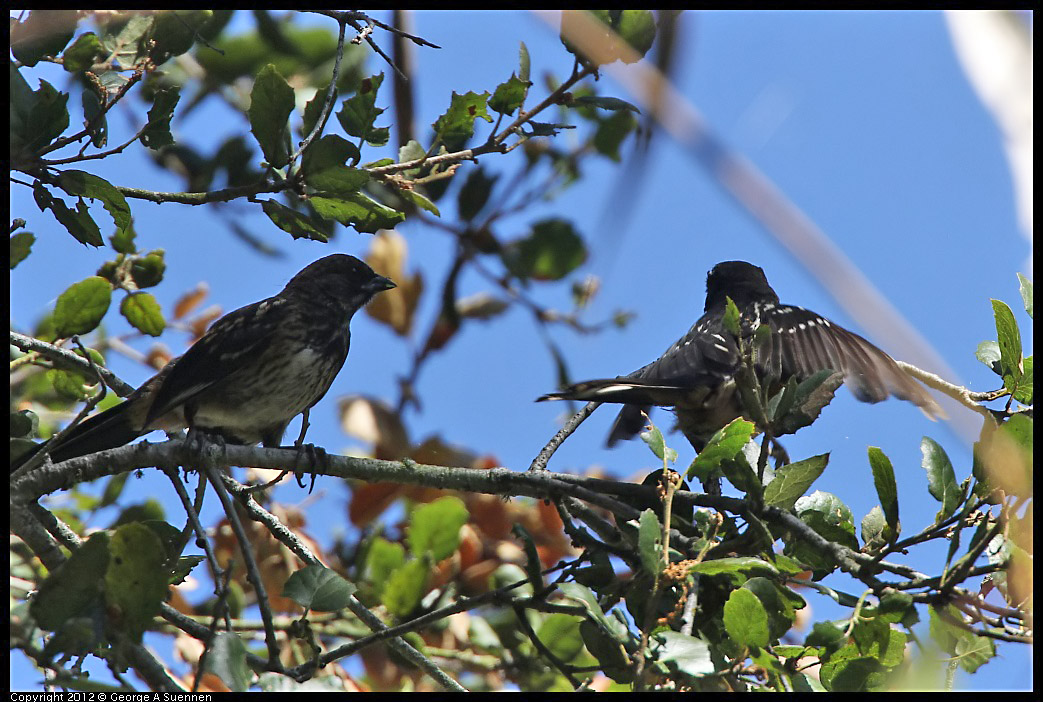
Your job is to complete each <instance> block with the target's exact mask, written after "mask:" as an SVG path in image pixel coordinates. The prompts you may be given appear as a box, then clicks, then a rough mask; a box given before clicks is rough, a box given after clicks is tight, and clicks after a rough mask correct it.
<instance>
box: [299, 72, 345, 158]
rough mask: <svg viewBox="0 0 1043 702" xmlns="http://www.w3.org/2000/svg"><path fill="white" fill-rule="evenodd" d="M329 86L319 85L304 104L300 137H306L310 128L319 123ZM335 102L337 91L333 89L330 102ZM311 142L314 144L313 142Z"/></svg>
mask: <svg viewBox="0 0 1043 702" xmlns="http://www.w3.org/2000/svg"><path fill="white" fill-rule="evenodd" d="M329 88H330V86H329V84H328V83H327V84H326V85H323V86H321V87H320V88H319V89H318V90H317V91H316V92H315V97H313V98H312V99H311V100H309V101H308V104H307V105H305V106H304V119H303V121H302V123H301V136H302V137H307V136H308V135H309V134H311V130H313V129H315V125H316V124H318V123H319V117H321V116H322V107H323V105H325V104H326V93H327V92H328V91H329ZM336 102H337V91H336V90H334V91H333V98H332V102H331V104H336ZM331 111H332V108H331ZM327 124H328V122H327ZM312 143H313V144H314V143H315V142H312ZM309 148H310V147H309Z"/></svg>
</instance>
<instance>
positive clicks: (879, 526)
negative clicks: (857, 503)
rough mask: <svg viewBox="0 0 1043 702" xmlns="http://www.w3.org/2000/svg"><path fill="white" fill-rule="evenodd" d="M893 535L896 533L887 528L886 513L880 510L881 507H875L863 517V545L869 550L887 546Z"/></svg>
mask: <svg viewBox="0 0 1043 702" xmlns="http://www.w3.org/2000/svg"><path fill="white" fill-rule="evenodd" d="M893 535H894V532H893V531H891V530H890V529H889V527H888V526H887V520H886V519H885V518H884V511H883V510H882V509H880V506H879V505H876V506H874V507H873V509H871V510H869V513H868V514H866V516H864V517H862V543H864V544H865V545H866V547H867V548H868V549H877V548H880V547H881V546H884V545H886V544H887V542H888V541H890V540H892V539H891V538H890V537H893Z"/></svg>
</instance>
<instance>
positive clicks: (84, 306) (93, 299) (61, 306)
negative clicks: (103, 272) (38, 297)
mask: <svg viewBox="0 0 1043 702" xmlns="http://www.w3.org/2000/svg"><path fill="white" fill-rule="evenodd" d="M111 300H112V286H111V285H110V284H109V281H107V280H105V279H104V278H99V277H97V276H91V277H90V278H87V279H86V280H81V281H80V282H79V283H74V284H72V285H71V286H69V288H68V289H66V291H65V292H63V293H62V294H61V295H59V296H58V301H57V303H55V306H54V328H55V333H56V334H57V335H58V336H59V337H61V338H63V339H67V338H69V337H70V336H72V335H74V334H86V333H87V332H89V331H91V330H93V329H95V328H96V327H97V326H98V324H100V323H101V320H102V317H104V316H105V313H106V312H108V310H109V303H110V302H111Z"/></svg>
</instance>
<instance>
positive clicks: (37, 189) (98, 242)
mask: <svg viewBox="0 0 1043 702" xmlns="http://www.w3.org/2000/svg"><path fill="white" fill-rule="evenodd" d="M33 198H34V199H35V200H36V204H37V206H38V207H39V208H40V211H41V212H43V211H45V210H48V209H49V210H50V211H51V214H53V215H54V218H55V219H57V220H58V222H59V223H60V224H61V225H62V226H64V227H65V229H66V230H67V231H68V232H69V233H70V234H72V236H73V238H75V239H76V240H77V241H79V242H80V243H81V244H87V245H89V246H103V245H104V243H105V242H104V241H102V238H101V230H100V229H98V225H97V224H96V223H95V221H94V220H93V219H92V218H91V215H90V212H89V211H88V209H87V203H85V202H84V201H83V199H82V198H77V201H76V210H75V211H73V210H70V209H69V207H68V205H66V204H65V201H64V200H62V199H61V198H58V197H54V196H53V195H51V193H50V191H48V190H47V188H45V187H43V185H42V184H41V183H40V182H39V181H37V182H36V183H34V184H33Z"/></svg>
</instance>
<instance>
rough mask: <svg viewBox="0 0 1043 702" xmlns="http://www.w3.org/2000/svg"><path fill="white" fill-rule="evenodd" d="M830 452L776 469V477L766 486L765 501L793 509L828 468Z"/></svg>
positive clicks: (781, 507)
mask: <svg viewBox="0 0 1043 702" xmlns="http://www.w3.org/2000/svg"><path fill="white" fill-rule="evenodd" d="M828 463H829V454H828V453H823V454H820V455H818V456H812V457H811V458H806V459H804V460H803V461H797V462H796V463H791V464H789V465H788V466H782V467H781V468H777V469H776V470H775V479H774V480H772V481H771V482H770V483H768V485H767V486H766V487H765V488H764V503H765V504H767V505H773V506H775V507H778V508H780V509H785V510H790V509H793V504H794V503H795V502H796V501H797V499H798V498H800V497H801V496H802V495H803V494H804V493H805V492H807V491H808V488H810V487H811V485H812V483H814V482H815V481H816V480H818V477H819V476H820V475H822V473H823V472H824V471H825V470H826V464H828Z"/></svg>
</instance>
